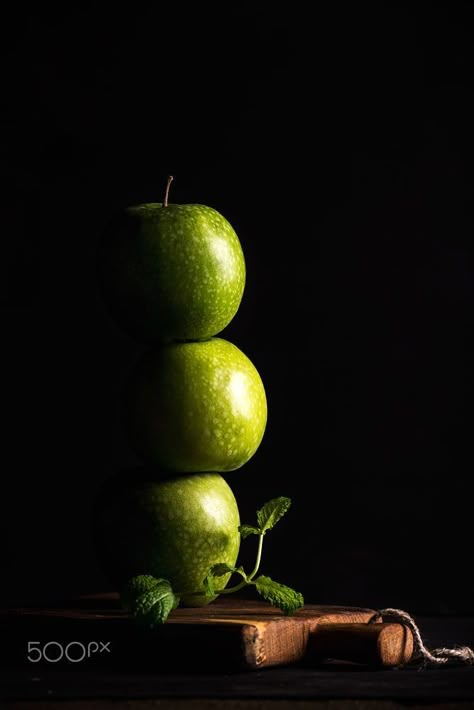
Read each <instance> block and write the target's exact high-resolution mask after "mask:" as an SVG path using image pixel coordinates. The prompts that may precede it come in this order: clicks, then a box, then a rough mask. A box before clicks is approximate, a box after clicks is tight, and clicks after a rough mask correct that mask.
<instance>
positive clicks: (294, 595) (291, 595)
mask: <svg viewBox="0 0 474 710" xmlns="http://www.w3.org/2000/svg"><path fill="white" fill-rule="evenodd" d="M254 584H255V586H256V587H257V592H258V593H259V594H260V595H261V596H262V597H263V598H264V599H265V601H267V602H270V604H272V606H276V607H278V608H279V609H281V610H282V611H283V612H284V613H285V614H288V615H289V614H293V612H295V611H296V610H297V609H300V608H301V607H302V606H303V605H304V599H303V595H302V594H300V593H299V592H295V590H294V589H291V587H287V586H286V585H285V584H280V583H279V582H274V581H273V579H270V577H265V576H264V575H261V576H260V577H257V579H256V580H255V581H254Z"/></svg>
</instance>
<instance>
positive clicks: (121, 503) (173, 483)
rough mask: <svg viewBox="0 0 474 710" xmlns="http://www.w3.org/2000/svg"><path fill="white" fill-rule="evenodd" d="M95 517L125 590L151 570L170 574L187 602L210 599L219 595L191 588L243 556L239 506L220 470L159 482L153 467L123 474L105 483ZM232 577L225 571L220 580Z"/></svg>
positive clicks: (101, 547)
mask: <svg viewBox="0 0 474 710" xmlns="http://www.w3.org/2000/svg"><path fill="white" fill-rule="evenodd" d="M92 523H93V533H94V540H95V545H96V550H97V553H98V559H99V561H100V563H101V566H102V568H103V570H104V572H105V574H106V576H107V577H108V578H109V579H110V580H111V581H112V582H113V583H114V584H115V585H117V587H118V588H119V589H120V588H121V587H122V586H123V585H124V584H125V583H126V582H127V581H128V580H129V579H130V578H131V577H134V576H136V575H139V574H150V575H153V576H154V577H158V578H163V579H167V580H169V582H171V586H172V587H173V590H174V591H175V592H177V593H180V594H182V595H183V596H182V597H181V603H182V604H185V605H188V606H202V605H204V604H207V603H208V602H209V601H212V598H209V597H206V596H204V595H201V596H199V595H198V596H194V595H193V596H187V595H186V592H194V591H198V590H200V589H203V580H204V577H205V576H206V575H207V573H208V572H209V568H210V567H211V566H212V565H214V564H216V563H217V562H227V564H229V565H232V566H235V563H236V561H237V555H238V552H239V545H240V534H239V531H238V527H239V524H240V520H239V510H238V507H237V503H236V500H235V497H234V494H233V493H232V490H231V489H230V487H229V486H228V484H227V483H226V481H225V480H224V479H223V478H222V476H220V475H219V474H217V473H201V474H194V475H184V476H173V477H169V478H165V479H163V480H158V481H157V480H155V474H154V472H153V471H150V470H147V469H145V468H142V469H138V470H133V471H130V472H128V473H126V474H121V475H119V476H116V477H115V478H112V479H111V480H109V481H108V482H107V483H106V484H105V486H104V487H103V489H102V491H101V493H100V495H99V497H98V500H97V502H96V505H95V508H94V511H93V519H92ZM229 577H230V575H225V576H224V577H219V587H221V588H222V587H224V586H225V585H226V584H227V582H228V580H229Z"/></svg>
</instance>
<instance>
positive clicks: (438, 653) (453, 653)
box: [367, 609, 474, 667]
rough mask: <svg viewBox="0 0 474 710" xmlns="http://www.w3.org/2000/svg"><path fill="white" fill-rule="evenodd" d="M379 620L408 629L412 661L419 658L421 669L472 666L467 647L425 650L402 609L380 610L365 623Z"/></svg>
mask: <svg viewBox="0 0 474 710" xmlns="http://www.w3.org/2000/svg"><path fill="white" fill-rule="evenodd" d="M379 619H381V620H382V621H387V620H390V621H393V622H398V623H399V624H403V625H404V626H406V627H407V628H408V629H410V631H411V632H412V634H413V641H414V660H419V659H420V658H421V659H422V666H423V667H427V666H429V665H430V664H431V665H437V666H439V665H443V664H446V663H451V664H453V663H460V664H462V663H465V664H470V665H473V664H474V650H473V649H472V648H470V647H469V646H456V647H454V648H444V647H443V648H434V649H432V650H431V651H430V650H429V649H428V648H426V646H425V644H424V643H423V639H422V638H421V633H420V630H419V628H418V626H417V625H416V623H415V620H414V619H413V617H412V616H410V614H408V613H407V612H406V611H403V610H402V609H380V610H379V611H377V612H375V614H373V615H372V616H371V617H370V619H369V620H368V622H367V623H369V624H373V623H375V622H376V621H378V620H379ZM417 657H418V658H417Z"/></svg>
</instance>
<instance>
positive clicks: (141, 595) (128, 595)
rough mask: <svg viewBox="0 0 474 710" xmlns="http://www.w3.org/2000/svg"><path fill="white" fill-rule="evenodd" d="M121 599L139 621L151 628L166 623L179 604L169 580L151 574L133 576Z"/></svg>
mask: <svg viewBox="0 0 474 710" xmlns="http://www.w3.org/2000/svg"><path fill="white" fill-rule="evenodd" d="M121 600H122V604H123V606H124V607H125V608H126V609H127V610H128V611H130V613H131V614H132V616H133V617H134V618H135V619H136V620H137V621H138V622H139V623H141V624H144V625H146V626H148V627H150V628H153V627H154V626H158V625H159V624H164V623H165V621H166V619H167V618H168V616H169V613H170V612H171V611H172V610H173V609H176V607H177V606H178V604H179V597H178V596H177V595H176V594H174V592H173V589H172V588H171V584H170V583H169V582H168V580H167V579H156V578H155V577H152V576H151V575H139V576H138V577H133V578H132V579H131V580H130V581H129V582H128V583H127V585H126V586H125V588H124V590H123V591H122V594H121Z"/></svg>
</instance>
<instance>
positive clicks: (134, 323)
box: [98, 203, 246, 343]
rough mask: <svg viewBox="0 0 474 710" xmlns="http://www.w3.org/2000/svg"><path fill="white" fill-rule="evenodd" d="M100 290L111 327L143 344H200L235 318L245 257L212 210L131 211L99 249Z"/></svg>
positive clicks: (156, 207)
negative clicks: (112, 323)
mask: <svg viewBox="0 0 474 710" xmlns="http://www.w3.org/2000/svg"><path fill="white" fill-rule="evenodd" d="M98 268H99V284H100V287H101V290H102V295H103V297H104V300H105V302H106V304H107V305H108V308H109V311H110V313H111V314H112V316H113V317H114V318H115V320H116V322H117V323H118V324H119V325H120V326H121V327H123V328H124V329H125V330H126V331H127V332H129V333H130V334H131V335H133V336H134V337H136V338H137V339H138V340H141V341H143V342H147V343H157V342H168V341H171V340H203V339H206V338H210V337H212V336H214V335H216V334H217V333H219V332H220V331H221V330H223V329H224V328H225V327H226V326H227V325H228V324H229V323H230V321H231V320H232V318H233V317H234V315H235V314H236V312H237V310H238V308H239V305H240V302H241V300H242V295H243V292H244V287H245V278H246V269H245V259H244V255H243V251H242V247H241V244H240V241H239V239H238V237H237V234H236V233H235V231H234V229H233V228H232V226H231V225H230V223H229V222H228V221H227V220H226V219H225V218H224V217H223V216H222V215H221V214H220V213H219V212H217V211H216V210H214V209H213V208H212V207H206V206H205V205H175V204H170V205H168V206H167V207H163V206H162V204H161V203H149V204H144V205H138V206H136V207H129V208H127V209H126V210H124V211H123V212H122V213H120V214H119V215H117V216H116V218H115V219H114V220H112V222H111V223H110V224H109V225H108V227H107V229H106V230H105V232H104V234H103V238H102V240H101V242H100V245H99V254H98Z"/></svg>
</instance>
